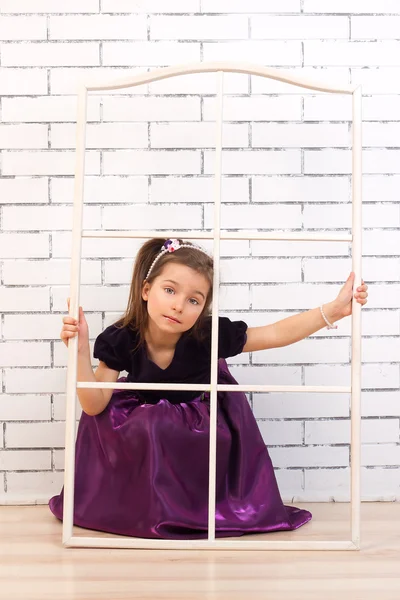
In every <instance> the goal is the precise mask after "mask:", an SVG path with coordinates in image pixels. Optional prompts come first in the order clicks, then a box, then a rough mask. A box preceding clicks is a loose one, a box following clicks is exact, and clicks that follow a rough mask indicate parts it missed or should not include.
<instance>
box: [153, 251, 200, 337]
mask: <svg viewBox="0 0 400 600" xmlns="http://www.w3.org/2000/svg"><path fill="white" fill-rule="evenodd" d="M209 290H210V285H209V283H208V281H207V279H206V278H205V277H204V275H201V274H200V273H198V272H197V271H194V270H193V269H191V268H190V267H187V266H185V265H181V264H178V263H173V262H171V263H168V264H166V265H165V267H164V268H163V270H162V271H161V273H160V275H158V276H157V277H156V278H155V279H154V281H152V283H151V284H148V283H145V284H144V286H143V291H142V298H143V300H145V301H146V302H147V311H148V314H149V319H150V322H149V326H154V325H155V326H156V327H157V328H158V329H160V330H161V331H163V332H165V333H168V334H182V333H184V332H185V331H188V330H189V329H190V328H191V327H193V325H194V324H195V323H196V321H197V319H198V318H199V316H200V315H201V312H202V310H203V308H204V305H205V302H206V299H207V295H208V292H209Z"/></svg>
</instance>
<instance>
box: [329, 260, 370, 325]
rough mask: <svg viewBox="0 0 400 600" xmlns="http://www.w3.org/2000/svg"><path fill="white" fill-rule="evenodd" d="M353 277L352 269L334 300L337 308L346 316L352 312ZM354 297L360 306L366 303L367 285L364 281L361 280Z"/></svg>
mask: <svg viewBox="0 0 400 600" xmlns="http://www.w3.org/2000/svg"><path fill="white" fill-rule="evenodd" d="M354 279H355V273H354V272H353V271H352V272H351V273H350V275H349V277H348V279H347V281H346V283H345V284H344V286H343V287H342V289H341V290H340V292H339V294H338V296H337V298H336V300H335V303H336V305H337V308H338V310H339V312H340V313H341V315H342V316H343V317H348V316H350V315H351V313H352V308H353V303H352V300H353V286H354ZM354 298H355V299H356V301H357V302H358V303H359V304H361V305H362V306H364V305H365V304H367V298H368V286H367V284H366V283H364V281H361V286H360V287H358V288H357V289H356V292H355V294H354Z"/></svg>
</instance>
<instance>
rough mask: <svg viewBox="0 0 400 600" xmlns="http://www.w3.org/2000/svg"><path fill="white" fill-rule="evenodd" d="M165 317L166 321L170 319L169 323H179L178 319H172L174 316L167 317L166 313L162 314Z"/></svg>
mask: <svg viewBox="0 0 400 600" xmlns="http://www.w3.org/2000/svg"><path fill="white" fill-rule="evenodd" d="M164 317H165V319H167V321H170V322H171V323H178V324H180V321H178V319H174V317H167V315H164Z"/></svg>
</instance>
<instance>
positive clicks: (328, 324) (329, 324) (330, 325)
mask: <svg viewBox="0 0 400 600" xmlns="http://www.w3.org/2000/svg"><path fill="white" fill-rule="evenodd" d="M322 307H323V304H321V306H320V307H319V310H320V311H321V315H322V318H323V319H324V321H325V323H326V328H327V329H337V328H338V326H337V325H332V323H329V321H328V319H327V318H326V316H325V313H324V309H323V308H322Z"/></svg>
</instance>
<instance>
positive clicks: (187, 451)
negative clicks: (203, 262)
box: [49, 317, 311, 539]
mask: <svg viewBox="0 0 400 600" xmlns="http://www.w3.org/2000/svg"><path fill="white" fill-rule="evenodd" d="M246 329H247V325H246V324H245V323H244V322H243V321H235V322H232V321H230V320H229V319H227V318H224V317H221V318H220V320H219V357H220V358H219V363H218V382H219V383H224V384H235V383H237V382H236V381H235V379H234V378H233V377H232V375H231V374H230V372H229V370H228V367H227V364H226V362H225V360H224V359H225V358H227V357H229V356H234V355H236V354H239V353H240V352H241V351H242V349H243V346H244V344H245V342H246ZM204 336H205V337H204V339H203V340H202V341H197V340H196V339H194V337H193V336H191V335H190V334H184V335H183V336H182V337H181V338H180V340H179V341H178V344H177V346H176V350H175V355H174V358H173V360H172V362H171V364H170V365H169V366H168V367H167V368H166V369H161V368H160V367H158V366H157V365H156V364H155V363H154V362H152V361H151V360H150V359H149V358H148V357H147V353H146V347H145V346H140V347H139V348H138V349H137V350H132V349H134V348H135V346H136V334H135V333H134V332H133V331H132V330H130V329H128V328H117V327H115V326H114V325H111V326H110V327H108V328H107V329H105V331H104V332H103V333H102V334H100V335H99V337H98V338H97V340H96V343H95V347H94V356H95V357H96V358H99V359H100V360H102V361H104V362H105V363H106V364H107V366H108V367H110V368H111V369H115V370H117V371H127V372H128V376H127V377H122V378H120V379H119V381H130V382H131V381H140V382H153V383H156V382H164V383H165V382H169V383H208V382H209V378H210V355H211V344H210V338H211V320H210V321H209V322H208V323H207V326H206V329H205V331H204ZM209 415H210V403H209V394H208V393H202V392H201V391H199V392H186V391H185V392H181V391H179V392H174V391H172V392H170V391H167V392H164V393H162V392H159V391H151V390H149V391H147V390H146V391H140V392H136V391H135V390H115V391H114V392H113V395H112V397H111V400H110V402H109V404H108V405H107V407H106V408H105V409H104V411H103V412H102V413H101V414H99V415H96V416H94V417H93V416H92V417H91V416H88V415H87V414H86V413H84V412H83V413H82V416H81V419H80V423H79V429H78V435H77V440H76V457H75V503H74V523H75V525H78V526H81V527H85V528H88V529H96V530H100V531H105V532H109V533H115V534H120V535H125V536H134V537H143V538H163V539H196V538H197V539H200V538H206V537H207V521H208V456H209V447H208V445H209V422H210V418H209ZM63 499H64V495H63V490H62V491H61V493H60V494H59V495H58V496H54V497H53V498H51V500H50V502H49V506H50V509H51V511H52V512H53V513H54V515H55V516H56V517H58V518H59V519H62V517H63ZM216 499H217V500H216V537H227V536H238V535H243V534H247V533H265V532H270V531H282V530H293V529H297V528H298V527H301V525H304V524H305V523H307V522H308V521H309V520H310V519H311V514H310V513H309V512H308V511H306V510H301V509H298V508H295V507H288V506H284V505H283V503H282V499H281V496H280V493H279V490H278V486H277V483H276V479H275V474H274V469H273V466H272V463H271V459H270V457H269V454H268V450H267V448H266V446H265V443H264V441H263V439H262V436H261V433H260V431H259V429H258V426H257V423H256V421H255V418H254V416H253V413H252V411H251V409H250V406H249V403H248V401H247V398H246V396H245V394H244V393H243V392H219V393H218V405H217V473H216Z"/></svg>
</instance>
